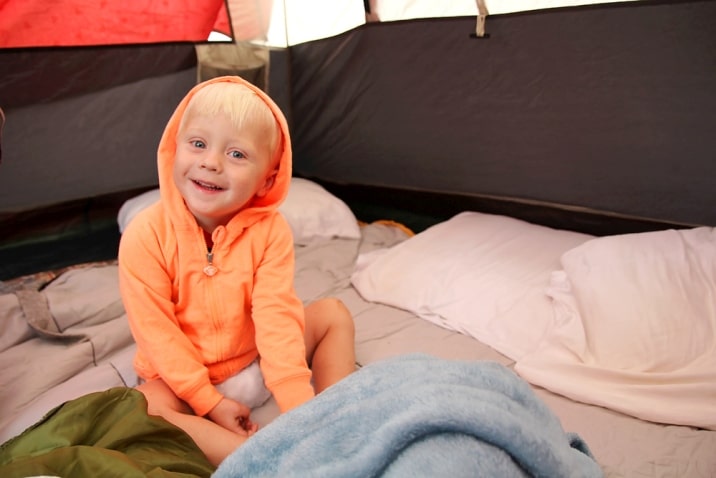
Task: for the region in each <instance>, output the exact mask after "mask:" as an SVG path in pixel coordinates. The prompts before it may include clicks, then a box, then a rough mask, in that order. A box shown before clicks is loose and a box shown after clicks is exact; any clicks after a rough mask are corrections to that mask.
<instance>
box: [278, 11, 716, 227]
mask: <svg viewBox="0 0 716 478" xmlns="http://www.w3.org/2000/svg"><path fill="white" fill-rule="evenodd" d="M714 19H716V2H711V1H700V2H683V1H682V2H668V3H667V2H636V3H628V4H611V5H603V6H593V7H579V8H568V9H559V10H549V11H539V12H528V13H523V14H510V15H502V16H495V17H488V20H487V32H488V33H489V35H490V36H489V38H486V39H475V38H470V33H472V32H474V27H475V18H474V17H472V18H454V19H432V20H417V21H409V22H397V23H377V24H368V25H365V26H364V27H362V28H358V29H356V30H353V31H351V32H348V33H346V34H343V35H339V36H337V37H333V38H329V39H326V40H320V41H316V42H311V43H306V44H301V45H296V46H294V47H292V48H291V50H290V56H291V83H290V87H291V98H292V106H293V111H292V115H293V121H294V123H293V126H294V134H293V139H294V151H295V170H296V172H297V174H300V175H304V176H308V177H313V178H316V179H321V180H325V181H329V182H336V183H351V184H359V185H368V186H383V187H389V188H404V189H411V190H422V191H426V190H427V191H437V192H441V193H455V194H462V195H468V196H482V197H498V198H508V199H516V200H520V201H536V202H539V203H548V204H555V205H561V206H567V207H571V208H574V207H577V208H588V209H593V210H597V211H603V212H608V213H615V214H621V215H627V216H637V217H642V218H653V219H658V220H664V221H674V222H678V223H684V224H711V225H714V224H716V209H715V208H713V207H712V205H713V204H714V203H716V187H714V177H716V135H714V124H716V88H714V85H716V29H714V25H713V20H714Z"/></svg>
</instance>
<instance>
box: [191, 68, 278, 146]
mask: <svg viewBox="0 0 716 478" xmlns="http://www.w3.org/2000/svg"><path fill="white" fill-rule="evenodd" d="M219 113H223V114H225V115H226V116H228V117H229V120H230V121H231V124H232V125H233V126H234V127H235V128H236V129H241V128H242V127H243V126H244V125H245V124H246V122H249V121H250V122H252V123H254V124H256V125H258V126H259V128H261V129H262V130H264V131H265V132H266V136H267V140H268V146H269V151H271V152H272V154H271V156H272V157H276V156H277V150H278V143H279V137H280V134H281V129H280V127H279V124H278V122H277V121H276V118H275V117H274V115H273V112H272V111H271V108H269V106H268V105H267V104H266V102H265V101H264V100H263V99H261V98H260V97H259V95H258V94H256V93H255V92H254V91H252V90H251V89H249V88H247V87H246V86H244V85H240V84H237V83H230V82H219V83H211V84H209V85H206V86H205V87H203V88H201V89H200V90H198V91H197V92H196V93H195V94H194V96H192V97H191V99H190V100H189V104H188V105H187V107H186V109H185V110H184V114H183V115H182V119H181V121H180V122H179V129H178V131H179V132H181V131H182V130H183V129H184V123H185V121H186V120H187V118H190V117H192V116H194V115H206V116H214V115H217V114H219Z"/></svg>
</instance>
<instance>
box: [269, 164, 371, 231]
mask: <svg viewBox="0 0 716 478" xmlns="http://www.w3.org/2000/svg"><path fill="white" fill-rule="evenodd" d="M278 210H279V211H280V212H281V214H283V215H284V217H285V218H286V220H287V221H288V224H289V226H291V231H292V232H293V242H294V244H298V245H305V244H307V243H309V242H311V241H312V240H314V239H316V238H324V239H330V238H334V237H340V238H344V239H359V238H360V228H359V227H358V220H357V219H356V217H355V216H354V215H353V212H352V211H351V210H350V209H349V208H348V206H347V205H346V203H344V202H343V201H341V200H340V199H339V198H337V197H336V196H334V195H333V194H331V193H330V192H328V191H327V190H326V189H324V188H323V186H321V185H320V184H317V183H315V182H313V181H309V180H308V179H303V178H291V187H290V188H289V190H288V196H287V197H286V200H285V201H284V202H283V203H282V204H281V206H279V208H278Z"/></svg>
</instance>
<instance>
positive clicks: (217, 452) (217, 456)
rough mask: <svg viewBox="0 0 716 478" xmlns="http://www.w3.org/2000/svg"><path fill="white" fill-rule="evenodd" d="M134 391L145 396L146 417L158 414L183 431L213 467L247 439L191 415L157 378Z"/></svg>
mask: <svg viewBox="0 0 716 478" xmlns="http://www.w3.org/2000/svg"><path fill="white" fill-rule="evenodd" d="M137 390H139V391H140V392H142V393H143V394H144V396H145V397H146V399H147V404H148V406H147V412H148V413H149V414H150V415H159V416H161V417H162V418H164V419H165V420H166V421H168V422H169V423H171V424H173V425H176V426H177V427H179V428H181V429H182V430H184V431H185V432H186V433H187V434H188V435H189V436H190V437H191V438H192V439H193V440H194V442H195V443H196V444H197V445H198V446H199V448H200V449H201V451H203V452H204V454H205V455H206V457H207V458H208V459H209V461H210V462H211V463H212V464H213V465H214V466H218V465H219V463H221V461H222V460H223V459H224V458H226V457H227V456H229V454H230V453H231V452H233V451H234V450H236V449H237V448H238V447H239V446H240V445H242V444H243V443H244V442H245V441H246V439H247V437H245V436H241V435H238V434H236V433H234V432H232V431H230V430H227V429H226V428H224V427H222V426H220V425H217V424H216V423H214V422H212V421H211V420H208V419H206V418H203V417H198V416H196V415H194V413H193V412H192V410H191V408H189V406H188V405H187V404H186V403H184V402H183V401H181V400H180V399H179V398H177V396H176V395H174V392H172V390H171V389H170V388H169V387H168V386H167V384H166V383H164V381H163V380H161V379H157V380H150V381H149V382H145V383H143V384H141V385H139V386H138V387H137Z"/></svg>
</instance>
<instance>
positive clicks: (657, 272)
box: [548, 227, 716, 372]
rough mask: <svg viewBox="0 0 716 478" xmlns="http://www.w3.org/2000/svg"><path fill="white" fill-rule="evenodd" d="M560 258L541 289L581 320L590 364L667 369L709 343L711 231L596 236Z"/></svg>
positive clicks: (715, 243)
mask: <svg viewBox="0 0 716 478" xmlns="http://www.w3.org/2000/svg"><path fill="white" fill-rule="evenodd" d="M561 262H562V266H563V270H564V272H563V273H561V274H560V273H556V274H555V276H554V277H553V281H552V285H551V287H550V289H549V290H548V292H549V294H550V295H551V296H552V298H553V300H554V301H555V305H556V306H557V307H559V310H560V312H561V313H562V314H565V317H563V320H567V319H570V320H571V319H575V317H568V315H572V314H574V315H576V319H578V320H579V321H581V322H582V324H583V327H584V329H585V332H586V343H585V346H586V348H587V350H588V351H589V352H588V354H589V357H588V360H589V361H590V362H592V363H594V364H598V365H600V366H602V367H605V368H610V369H615V370H632V371H644V372H670V371H672V370H675V369H678V368H681V367H684V366H685V365H688V364H689V363H691V362H692V361H693V360H695V359H696V358H698V357H701V356H702V355H703V354H704V353H705V352H707V351H708V350H709V349H711V348H713V347H714V346H715V345H716V338H715V336H714V331H716V229H713V228H710V227H700V228H695V229H687V230H665V231H658V232H649V233H641V234H624V235H620V236H608V237H601V238H598V239H593V240H591V241H588V242H586V243H584V244H582V245H581V246H579V247H577V248H575V249H572V250H570V251H569V252H567V253H566V254H564V256H563V257H562V260H561ZM714 358H716V352H715V353H714ZM712 365H714V366H716V361H714V362H713V363H712Z"/></svg>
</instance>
